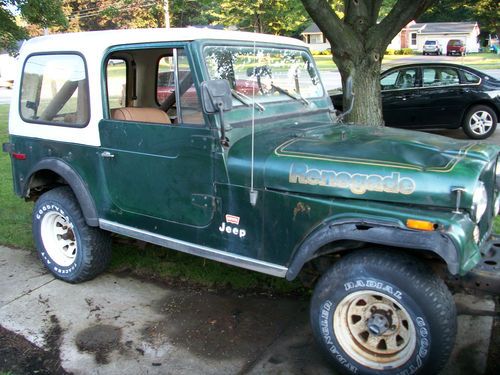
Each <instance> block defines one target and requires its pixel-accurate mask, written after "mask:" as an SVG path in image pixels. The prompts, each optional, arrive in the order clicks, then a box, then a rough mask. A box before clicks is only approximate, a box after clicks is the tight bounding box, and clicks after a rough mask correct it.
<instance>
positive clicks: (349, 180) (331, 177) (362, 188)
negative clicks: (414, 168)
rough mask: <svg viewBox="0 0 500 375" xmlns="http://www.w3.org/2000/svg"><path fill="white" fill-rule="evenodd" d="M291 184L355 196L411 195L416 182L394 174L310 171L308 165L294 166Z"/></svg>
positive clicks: (290, 178) (291, 172) (291, 173)
mask: <svg viewBox="0 0 500 375" xmlns="http://www.w3.org/2000/svg"><path fill="white" fill-rule="evenodd" d="M289 182H290V183H291V184H302V185H313V186H315V185H318V186H328V187H336V188H339V189H349V190H350V191H351V192H352V193H353V194H358V195H361V194H365V193H366V192H367V191H376V192H384V193H391V194H404V195H409V194H413V193H414V192H415V188H416V184H415V181H414V180H412V179H411V178H408V177H401V176H400V174H399V173H397V172H393V173H392V174H391V175H390V176H379V175H376V174H371V175H366V174H360V173H355V174H351V173H348V172H336V171H333V170H322V169H312V168H311V169H309V167H308V166H307V165H306V164H292V165H291V167H290V175H289Z"/></svg>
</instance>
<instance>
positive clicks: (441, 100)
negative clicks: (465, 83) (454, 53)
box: [420, 66, 464, 128]
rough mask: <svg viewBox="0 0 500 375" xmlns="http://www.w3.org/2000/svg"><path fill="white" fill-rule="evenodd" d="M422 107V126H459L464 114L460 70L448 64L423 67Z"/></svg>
mask: <svg viewBox="0 0 500 375" xmlns="http://www.w3.org/2000/svg"><path fill="white" fill-rule="evenodd" d="M421 92H422V95H423V97H424V98H425V101H423V102H422V106H421V109H420V113H421V125H422V127H428V128H432V127H443V126H444V127H458V126H460V120H461V118H462V114H463V108H464V102H463V92H462V89H461V87H460V77H459V73H458V70H457V69H455V68H453V67H448V66H430V67H423V68H422V90H421Z"/></svg>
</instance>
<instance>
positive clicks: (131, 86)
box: [99, 48, 215, 229]
mask: <svg viewBox="0 0 500 375" xmlns="http://www.w3.org/2000/svg"><path fill="white" fill-rule="evenodd" d="M125 52H126V53H125ZM125 52H124V51H120V54H121V55H122V56H124V58H125V59H126V64H123V65H124V68H125V65H126V67H127V69H125V70H124V72H122V74H123V75H124V76H125V81H126V82H125V83H123V84H115V85H113V84H112V83H111V82H109V81H110V80H111V79H113V78H116V72H113V74H109V72H108V74H107V77H108V95H109V98H108V102H109V103H112V102H115V103H117V102H119V106H118V107H116V108H111V110H110V114H109V117H110V118H109V119H104V120H102V121H101V122H100V124H99V131H100V136H101V144H102V149H101V150H100V155H101V163H102V167H103V171H104V179H105V185H106V189H107V195H108V198H109V200H110V209H109V212H110V215H111V217H112V218H115V219H116V218H117V217H118V218H123V219H124V220H121V219H119V220H120V222H130V221H131V218H132V217H133V218H134V219H133V220H132V221H133V222H135V223H137V226H138V227H141V223H142V222H144V223H146V222H147V223H151V222H152V221H151V220H153V222H154V221H155V220H156V221H168V222H173V223H178V224H184V225H189V226H196V227H203V226H206V225H208V224H209V223H210V222H211V221H212V219H213V215H214V212H215V202H214V198H213V174H214V173H213V159H212V144H213V141H214V140H213V137H212V136H211V133H210V130H209V128H208V127H207V126H205V124H204V120H203V115H202V112H201V109H200V105H199V101H198V93H197V91H196V87H195V85H194V79H193V76H192V74H191V72H192V69H191V66H190V63H189V61H188V58H187V56H186V54H185V52H184V50H183V49H181V48H172V49H168V50H165V49H161V50H160V49H145V50H140V49H134V50H131V51H125ZM108 69H110V68H108ZM113 69H114V68H113ZM181 69H182V74H180V72H181ZM151 72H153V75H151ZM166 76H169V77H173V81H170V82H171V85H173V86H172V87H168V84H169V83H168V82H167V83H165V77H166ZM122 79H123V78H122ZM112 87H116V88H120V89H121V90H122V91H123V90H124V91H125V93H123V92H122V93H118V94H113V90H112ZM113 95H115V96H117V97H122V101H121V102H120V101H116V100H115V101H113V100H112V99H113V98H112V97H113ZM141 218H143V221H141ZM150 226H151V225H150ZM143 227H144V226H143ZM153 229H156V225H155V226H153Z"/></svg>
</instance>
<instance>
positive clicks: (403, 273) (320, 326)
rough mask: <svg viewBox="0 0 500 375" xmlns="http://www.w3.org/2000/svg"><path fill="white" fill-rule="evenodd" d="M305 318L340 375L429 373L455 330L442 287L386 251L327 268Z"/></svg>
mask: <svg viewBox="0 0 500 375" xmlns="http://www.w3.org/2000/svg"><path fill="white" fill-rule="evenodd" d="M357 313H359V314H361V315H356V314H357ZM310 318H311V325H312V330H313V333H314V337H315V339H316V341H317V343H318V344H319V346H320V347H321V348H322V350H323V351H324V353H326V355H327V357H328V359H329V360H330V361H331V362H332V363H333V365H334V366H335V367H336V369H337V370H338V371H340V372H341V373H355V374H381V373H383V374H403V373H408V374H415V373H419V374H435V373H437V372H439V370H441V369H442V368H443V367H444V365H445V364H446V362H447V360H448V357H449V355H450V353H451V351H452V349H453V345H454V341H455V335H456V330H457V325H456V324H457V323H456V309H455V304H454V301H453V298H452V296H451V294H450V292H449V290H448V289H447V287H446V286H445V284H444V283H443V281H442V280H441V279H439V278H437V277H436V276H435V275H434V274H433V273H432V272H431V271H430V270H429V268H428V267H426V266H425V265H424V264H423V263H421V262H420V261H419V260H418V259H416V258H413V257H411V256H408V255H401V254H397V253H391V252H386V251H361V252H355V253H352V254H349V255H347V256H345V257H344V258H342V259H341V260H340V261H338V262H337V263H335V264H334V265H333V266H332V268H331V269H330V270H328V272H326V273H325V274H324V275H323V276H322V277H321V279H320V280H319V282H318V284H317V285H316V287H315V290H314V294H313V297H312V300H311V315H310ZM382 323H383V324H382ZM356 324H358V325H356ZM381 324H382V325H381ZM377 330H378V333H379V334H378V335H377V334H376V333H374V332H376V331H377ZM384 330H385V331H384ZM391 351H392V352H391Z"/></svg>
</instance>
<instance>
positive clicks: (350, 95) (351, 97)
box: [337, 76, 354, 122]
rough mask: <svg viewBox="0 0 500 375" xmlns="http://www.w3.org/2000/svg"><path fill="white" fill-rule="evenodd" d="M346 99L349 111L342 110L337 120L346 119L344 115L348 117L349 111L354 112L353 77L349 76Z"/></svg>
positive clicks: (346, 83)
mask: <svg viewBox="0 0 500 375" xmlns="http://www.w3.org/2000/svg"><path fill="white" fill-rule="evenodd" d="M344 99H345V103H346V104H347V111H344V112H342V113H341V114H340V115H339V116H338V117H337V121H338V122H342V121H344V117H346V116H347V115H348V114H349V113H351V112H352V108H353V107H354V93H353V92H352V77H351V76H349V77H347V80H346V81H345V91H344Z"/></svg>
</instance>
